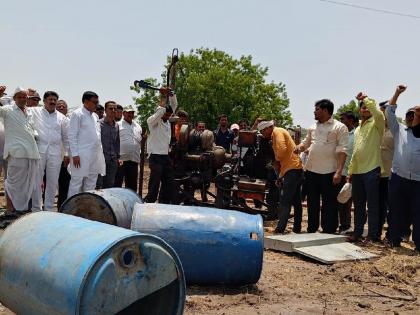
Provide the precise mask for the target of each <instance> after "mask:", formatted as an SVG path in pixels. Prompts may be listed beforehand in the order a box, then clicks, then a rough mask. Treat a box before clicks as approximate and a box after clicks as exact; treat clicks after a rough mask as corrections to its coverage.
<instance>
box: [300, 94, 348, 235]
mask: <svg viewBox="0 0 420 315" xmlns="http://www.w3.org/2000/svg"><path fill="white" fill-rule="evenodd" d="M333 112H334V104H333V103H332V102H331V101H330V100H328V99H322V100H320V101H317V102H316V103H315V111H314V115H315V119H316V120H317V123H316V124H315V126H313V127H311V128H309V129H308V134H307V136H306V138H305V139H304V140H303V142H302V143H301V144H299V145H298V146H297V147H296V149H295V153H298V152H303V151H305V150H307V149H309V155H308V159H307V162H306V165H305V168H306V173H305V180H306V184H307V189H308V199H307V200H308V233H315V232H316V231H318V228H319V216H320V213H321V226H322V231H323V232H324V233H335V232H336V230H337V228H338V210H337V195H338V193H339V187H340V186H339V184H340V182H341V178H342V172H343V167H344V163H345V161H346V157H347V145H348V138H349V132H348V129H347V127H346V126H345V125H344V124H343V123H341V122H339V121H337V120H335V119H334V118H333V117H332V114H333ZM321 197H322V208H321V206H320V198H321Z"/></svg>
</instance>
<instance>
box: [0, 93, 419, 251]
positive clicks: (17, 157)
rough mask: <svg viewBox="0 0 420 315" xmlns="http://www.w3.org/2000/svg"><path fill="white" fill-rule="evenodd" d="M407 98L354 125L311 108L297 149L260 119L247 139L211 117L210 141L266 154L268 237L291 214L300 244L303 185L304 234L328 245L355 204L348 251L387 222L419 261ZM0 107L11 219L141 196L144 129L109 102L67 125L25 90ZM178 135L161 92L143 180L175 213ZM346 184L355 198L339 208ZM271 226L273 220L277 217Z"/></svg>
mask: <svg viewBox="0 0 420 315" xmlns="http://www.w3.org/2000/svg"><path fill="white" fill-rule="evenodd" d="M405 90H406V87H405V86H403V85H400V86H398V87H397V89H396V91H395V93H394V95H393V96H392V98H391V99H390V100H389V101H385V102H382V103H380V104H379V107H378V106H377V104H376V102H375V101H374V100H373V99H371V98H369V97H368V96H367V95H365V94H364V93H359V94H358V95H357V100H358V103H359V108H360V110H359V116H360V120H359V117H356V115H355V114H354V113H352V112H345V113H342V114H341V117H340V121H338V120H336V119H334V118H333V114H334V104H333V103H332V102H331V101H330V100H328V99H322V100H319V101H317V102H316V103H315V110H314V116H315V120H316V123H315V124H314V125H313V126H311V127H310V128H309V129H308V133H307V135H306V137H305V139H304V140H303V141H302V143H300V144H298V145H296V144H295V142H294V140H293V139H292V137H291V136H290V134H289V132H288V131H287V130H286V129H284V128H281V127H276V126H275V122H274V121H272V120H262V119H257V120H256V122H255V123H254V125H253V126H252V127H250V126H249V123H248V121H247V120H246V119H242V120H240V121H239V122H238V124H233V125H232V126H231V127H230V128H229V125H228V116H227V115H221V116H220V117H219V124H218V128H217V129H216V130H214V131H213V133H212V139H213V138H214V144H215V145H216V146H220V147H223V148H224V149H225V150H226V151H227V152H231V153H233V154H238V152H237V145H238V142H237V141H238V134H239V131H240V130H247V129H256V130H258V132H259V135H260V138H261V139H262V140H264V141H265V142H266V143H267V144H268V145H269V146H270V150H271V152H272V156H271V159H272V166H273V174H275V175H274V181H275V183H276V185H273V187H274V188H273V187H271V188H270V190H274V191H276V192H277V193H278V200H277V201H276V207H275V208H276V209H275V210H274V216H276V217H277V219H278V224H277V227H276V232H278V233H283V232H285V229H286V226H287V222H288V219H289V217H290V213H291V209H292V207H293V208H294V225H293V231H294V232H295V233H300V232H301V229H302V194H301V193H302V185H303V186H304V187H305V191H306V194H307V205H308V227H307V232H309V233H314V232H317V231H318V230H319V227H321V228H322V232H325V233H336V232H337V230H338V231H339V232H342V233H346V232H349V230H350V226H351V206H352V204H354V218H353V226H354V230H353V232H352V233H351V234H350V240H351V241H355V242H357V241H361V240H362V234H363V231H364V226H365V224H366V221H367V222H368V233H367V238H366V240H367V241H370V242H378V241H380V240H381V237H382V230H383V226H384V223H385V222H386V221H387V223H388V226H389V228H388V231H387V233H386V239H387V241H388V242H389V243H390V244H391V245H393V246H399V245H400V243H401V241H402V240H403V239H404V237H406V236H407V234H409V233H410V232H411V229H410V227H411V226H412V227H413V230H412V238H413V240H414V243H415V245H416V247H417V249H419V248H420V194H418V192H419V191H420V190H419V189H420V139H419V130H420V106H416V107H413V108H411V109H410V110H408V111H407V113H406V117H405V124H402V123H400V122H399V121H398V119H397V116H396V114H395V111H396V108H397V100H398V97H399V95H400V94H401V93H403V92H404V91H405ZM0 97H1V98H0V102H1V103H2V105H3V106H2V107H0V117H2V118H3V120H4V135H5V142H4V154H3V157H4V162H3V163H4V164H7V176H6V177H7V178H6V181H5V191H6V194H7V201H8V208H9V210H15V211H26V210H31V209H32V210H41V209H45V210H52V209H53V206H54V198H55V195H56V191H57V186H58V184H59V200H58V206H60V204H61V203H62V202H63V201H64V200H65V199H66V198H68V197H71V196H73V195H74V194H77V193H79V192H82V191H87V190H93V189H95V188H109V187H115V186H116V187H121V186H122V183H123V181H125V187H128V188H131V189H133V190H134V191H137V171H138V163H139V162H140V142H141V139H142V129H141V127H140V126H139V125H138V124H137V122H135V121H134V120H133V118H134V112H135V110H134V108H133V107H131V106H128V107H126V108H124V109H122V107H121V106H120V105H118V104H117V103H116V102H114V101H108V102H106V103H105V106H104V108H102V107H101V105H99V98H98V95H97V94H96V93H94V92H90V91H88V92H85V93H84V94H83V96H82V103H83V106H81V107H79V108H77V109H76V110H75V111H74V112H73V113H72V114H71V115H69V117H68V115H67V104H66V102H65V101H63V100H59V96H58V94H57V93H56V92H54V91H47V92H45V94H44V97H43V103H44V105H43V106H41V107H40V106H38V103H39V101H40V97H39V95H38V93H36V91H34V90H31V89H30V90H25V89H22V88H17V89H16V90H15V92H14V94H13V97H8V96H5V87H4V86H2V87H0ZM173 113H177V116H178V123H177V124H176V125H175V126H173V125H171V123H170V118H171V116H172V115H173ZM122 116H123V117H122ZM183 124H188V114H187V113H186V112H185V111H182V110H179V111H177V100H176V96H175V95H174V94H172V93H171V91H170V90H169V89H162V91H161V98H160V104H159V106H158V107H157V109H156V110H155V112H154V113H153V114H152V115H151V116H150V117H148V118H147V125H148V129H149V136H148V138H147V153H148V154H149V167H150V178H149V183H148V193H147V195H146V197H145V201H146V202H156V201H159V202H161V203H173V200H174V193H175V192H176V189H175V187H174V178H173V176H174V172H173V163H172V161H171V158H170V150H171V145H172V143H173V142H174V141H175V142H177V141H179V137H180V133H181V128H182V125H183ZM205 128H206V126H205V123H204V122H202V121H198V122H197V123H196V124H195V129H194V130H193V131H192V134H194V133H197V134H201V133H203V132H205ZM0 140H1V139H0ZM212 141H213V140H212ZM257 169H259V168H258V167H257ZM5 175H6V173H5ZM349 183H351V198H347V199H346V200H345V201H344V202H342V203H340V202H338V200H337V197H338V196H339V194H342V193H343V190H344V189H348V187H349V185H348V184H349ZM66 185H67V186H68V190H67V188H66ZM43 188H44V190H45V197H44V202H43V197H42V191H43ZM339 199H340V198H339ZM30 203H31V205H30ZM42 203H43V206H42ZM269 210H270V209H269ZM269 214H271V215H273V209H271V213H269Z"/></svg>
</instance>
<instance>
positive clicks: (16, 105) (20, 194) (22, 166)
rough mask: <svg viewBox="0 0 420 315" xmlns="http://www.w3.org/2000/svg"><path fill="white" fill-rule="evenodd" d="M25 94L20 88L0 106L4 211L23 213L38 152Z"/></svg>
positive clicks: (31, 183)
mask: <svg viewBox="0 0 420 315" xmlns="http://www.w3.org/2000/svg"><path fill="white" fill-rule="evenodd" d="M27 98H28V95H27V91H26V90H25V89H23V88H20V87H18V88H16V90H15V93H14V95H13V102H12V103H11V104H9V105H5V106H2V107H0V117H2V118H3V119H4V130H5V144H4V155H3V156H4V159H5V160H7V163H8V168H7V179H6V181H5V190H6V192H7V209H8V210H9V211H12V212H13V211H15V210H16V211H18V212H24V211H27V210H28V202H29V199H30V198H31V196H32V193H33V190H34V186H35V182H36V174H37V172H38V164H39V157H40V156H39V152H38V146H37V144H36V141H35V137H36V131H35V130H34V128H33V126H32V124H31V121H30V114H29V113H28V110H27V108H26V101H27Z"/></svg>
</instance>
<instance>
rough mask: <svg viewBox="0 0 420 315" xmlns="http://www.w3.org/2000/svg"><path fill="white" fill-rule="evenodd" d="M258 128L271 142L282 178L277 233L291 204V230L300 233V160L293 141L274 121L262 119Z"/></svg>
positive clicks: (283, 224)
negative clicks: (292, 211)
mask: <svg viewBox="0 0 420 315" xmlns="http://www.w3.org/2000/svg"><path fill="white" fill-rule="evenodd" d="M258 130H259V131H260V132H261V134H262V135H263V137H264V138H266V139H270V138H271V140H272V142H273V151H274V157H275V159H276V164H277V166H278V170H279V179H280V180H283V187H282V191H281V195H280V207H279V211H278V217H279V222H278V224H277V227H276V232H277V233H283V232H284V230H285V229H286V226H287V220H288V219H289V215H290V211H291V208H292V205H293V209H294V224H293V232H295V233H300V230H301V223H302V200H301V195H300V188H301V186H302V181H303V170H302V162H301V160H300V158H299V155H298V154H296V153H294V152H293V151H294V149H295V147H296V144H295V142H294V141H293V139H292V137H291V136H290V134H289V132H288V131H287V130H286V129H283V128H279V127H274V121H262V122H260V123H259V124H258Z"/></svg>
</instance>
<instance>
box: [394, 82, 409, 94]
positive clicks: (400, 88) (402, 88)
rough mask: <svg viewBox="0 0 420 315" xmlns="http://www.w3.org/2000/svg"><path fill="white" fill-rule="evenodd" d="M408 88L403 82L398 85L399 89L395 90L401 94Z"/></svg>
mask: <svg viewBox="0 0 420 315" xmlns="http://www.w3.org/2000/svg"><path fill="white" fill-rule="evenodd" d="M406 89H407V85H402V84H400V85H398V86H397V89H396V90H395V92H397V93H398V94H401V93H403V92H404V91H405V90H406Z"/></svg>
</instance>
